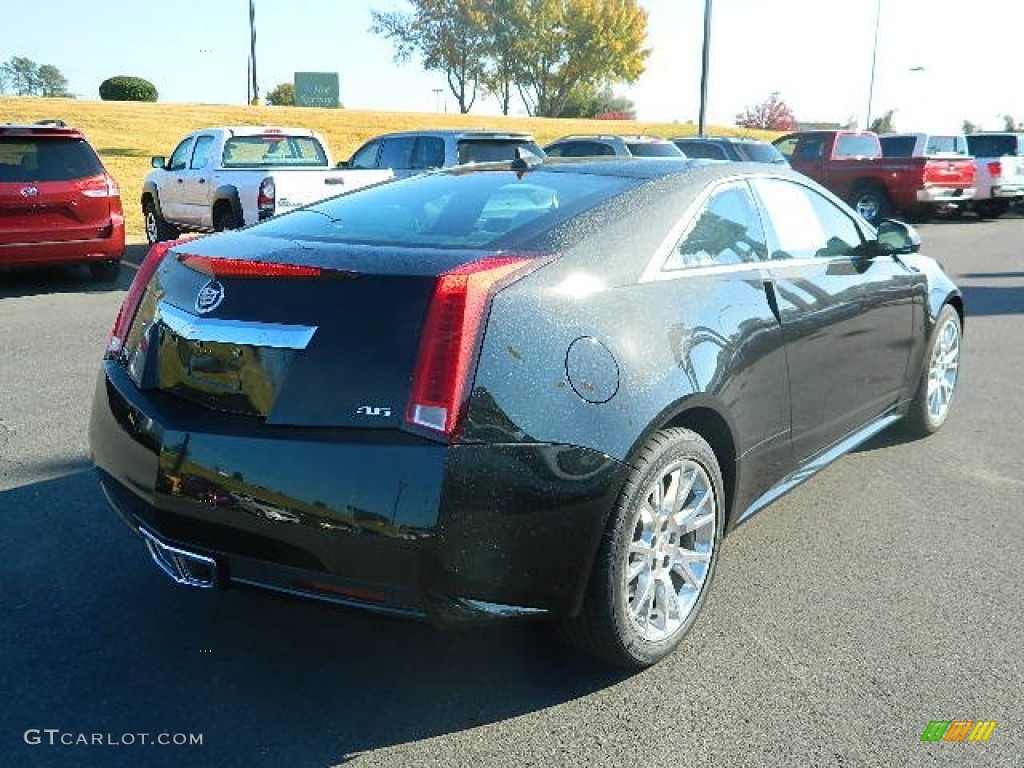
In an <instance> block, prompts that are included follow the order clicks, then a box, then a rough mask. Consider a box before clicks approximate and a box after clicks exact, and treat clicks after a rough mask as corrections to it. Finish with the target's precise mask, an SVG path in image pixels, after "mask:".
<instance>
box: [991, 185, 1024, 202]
mask: <svg viewBox="0 0 1024 768" xmlns="http://www.w3.org/2000/svg"><path fill="white" fill-rule="evenodd" d="M992 197H999V198H1004V199H1007V198H1008V199H1011V200H1012V199H1013V198H1019V197H1024V184H1005V185H1003V186H998V187H992Z"/></svg>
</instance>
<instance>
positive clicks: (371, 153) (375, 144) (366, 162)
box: [350, 141, 380, 168]
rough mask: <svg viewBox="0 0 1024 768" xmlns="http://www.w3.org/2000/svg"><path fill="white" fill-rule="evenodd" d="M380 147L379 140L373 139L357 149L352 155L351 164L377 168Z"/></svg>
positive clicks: (358, 166)
mask: <svg viewBox="0 0 1024 768" xmlns="http://www.w3.org/2000/svg"><path fill="white" fill-rule="evenodd" d="M379 149H380V142H379V141H371V142H370V143H369V144H366V145H364V146H362V147H360V148H359V149H357V150H356V153H355V154H354V155H352V161H351V163H350V165H351V166H352V167H353V168H377V167H378V166H377V151H378V150H379Z"/></svg>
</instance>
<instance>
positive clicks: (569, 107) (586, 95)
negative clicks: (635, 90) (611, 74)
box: [561, 83, 636, 120]
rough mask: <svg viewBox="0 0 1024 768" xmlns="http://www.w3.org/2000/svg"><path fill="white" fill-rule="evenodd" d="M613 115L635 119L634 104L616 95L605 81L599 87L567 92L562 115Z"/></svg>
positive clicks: (623, 118)
mask: <svg viewBox="0 0 1024 768" xmlns="http://www.w3.org/2000/svg"><path fill="white" fill-rule="evenodd" d="M605 115H615V116H616V118H618V119H622V120H635V119H636V106H635V105H634V104H633V102H632V101H630V100H629V99H627V98H625V97H623V96H616V95H615V94H614V93H613V92H612V87H611V86H610V85H608V84H607V83H606V84H605V85H604V87H603V88H600V89H596V90H595V89H580V90H577V91H574V92H573V93H571V94H569V100H568V101H567V102H566V105H565V109H563V110H562V114H561V116H562V117H598V118H600V117H602V116H605Z"/></svg>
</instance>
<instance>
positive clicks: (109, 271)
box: [89, 259, 121, 283]
mask: <svg viewBox="0 0 1024 768" xmlns="http://www.w3.org/2000/svg"><path fill="white" fill-rule="evenodd" d="M89 273H90V274H91V275H92V279H93V280H95V281H96V282H97V283H112V282H113V281H114V280H117V278H118V276H119V275H120V274H121V260H120V259H118V260H117V261H91V262H89Z"/></svg>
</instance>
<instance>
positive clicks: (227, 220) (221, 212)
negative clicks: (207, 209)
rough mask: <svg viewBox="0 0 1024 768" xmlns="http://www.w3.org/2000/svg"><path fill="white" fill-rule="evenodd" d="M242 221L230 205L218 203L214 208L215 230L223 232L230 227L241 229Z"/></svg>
mask: <svg viewBox="0 0 1024 768" xmlns="http://www.w3.org/2000/svg"><path fill="white" fill-rule="evenodd" d="M241 227H242V222H240V221H239V220H238V217H237V216H235V214H234V212H233V211H232V210H231V208H230V206H227V205H223V204H222V205H218V206H217V207H216V208H214V209H213V229H214V231H215V232H223V231H225V230H228V229H241Z"/></svg>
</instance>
